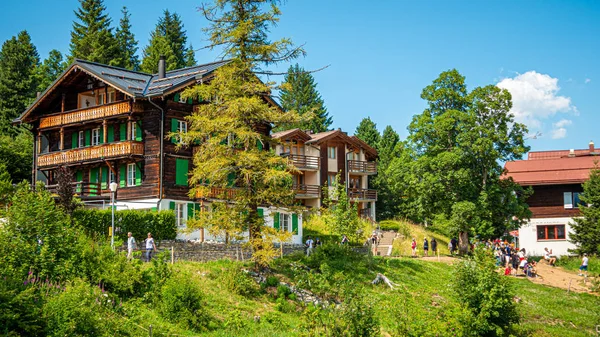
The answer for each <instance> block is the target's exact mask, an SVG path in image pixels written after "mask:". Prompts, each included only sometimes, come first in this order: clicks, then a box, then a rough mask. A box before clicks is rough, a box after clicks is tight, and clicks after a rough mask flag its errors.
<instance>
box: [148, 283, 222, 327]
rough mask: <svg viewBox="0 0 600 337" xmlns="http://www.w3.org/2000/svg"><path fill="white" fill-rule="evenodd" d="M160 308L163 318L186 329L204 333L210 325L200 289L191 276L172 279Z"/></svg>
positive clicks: (163, 294)
mask: <svg viewBox="0 0 600 337" xmlns="http://www.w3.org/2000/svg"><path fill="white" fill-rule="evenodd" d="M158 308H159V311H160V313H161V315H162V316H163V317H165V318H166V319H167V320H169V321H171V322H173V323H179V324H181V325H182V326H184V327H185V328H186V329H193V330H196V331H202V330H206V329H207V328H208V325H209V323H210V318H209V316H208V314H207V313H206V311H205V309H204V308H203V305H202V294H201V292H200V288H199V287H198V285H196V283H194V281H193V280H192V279H191V276H189V275H178V276H175V277H172V278H171V279H169V280H168V281H167V282H166V283H165V284H164V286H163V287H162V290H161V301H160V303H159V306H158Z"/></svg>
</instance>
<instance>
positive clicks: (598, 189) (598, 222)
mask: <svg viewBox="0 0 600 337" xmlns="http://www.w3.org/2000/svg"><path fill="white" fill-rule="evenodd" d="M581 201H583V203H582V204H581V205H577V206H578V207H579V211H580V212H581V215H582V216H581V217H576V218H574V222H572V223H571V229H572V230H573V233H571V234H570V235H569V239H570V241H571V242H573V243H574V244H576V245H577V249H575V252H576V253H578V254H583V253H588V254H599V253H600V169H598V167H595V168H594V169H592V170H591V172H590V178H589V179H588V180H587V181H586V182H585V183H584V184H583V195H582V196H581Z"/></svg>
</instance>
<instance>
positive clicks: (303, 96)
mask: <svg viewBox="0 0 600 337" xmlns="http://www.w3.org/2000/svg"><path fill="white" fill-rule="evenodd" d="M284 82H285V84H284V85H283V86H282V89H281V107H282V108H283V109H284V110H286V111H287V110H295V111H297V112H298V113H299V114H300V115H303V114H305V113H306V112H308V111H312V112H313V115H314V116H313V118H312V119H311V120H310V121H307V122H304V123H301V124H298V125H287V126H283V129H291V128H300V129H302V130H311V131H312V132H315V133H317V132H324V131H327V129H328V128H329V126H331V123H333V120H332V118H331V116H329V113H328V112H327V109H326V108H325V104H324V103H323V99H322V98H321V95H320V94H319V92H318V91H317V84H316V83H315V79H314V77H313V76H312V75H311V74H310V73H308V72H306V71H305V70H304V69H303V68H302V67H300V66H299V65H298V64H297V63H296V65H293V66H290V68H289V69H288V73H287V75H285V78H284Z"/></svg>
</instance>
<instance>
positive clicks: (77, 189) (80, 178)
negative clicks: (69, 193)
mask: <svg viewBox="0 0 600 337" xmlns="http://www.w3.org/2000/svg"><path fill="white" fill-rule="evenodd" d="M75 181H77V182H82V181H83V172H82V171H77V172H75ZM75 192H76V193H81V184H77V187H75Z"/></svg>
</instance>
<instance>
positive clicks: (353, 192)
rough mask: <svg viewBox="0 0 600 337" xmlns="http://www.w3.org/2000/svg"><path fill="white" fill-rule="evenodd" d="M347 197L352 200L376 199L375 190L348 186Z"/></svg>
mask: <svg viewBox="0 0 600 337" xmlns="http://www.w3.org/2000/svg"><path fill="white" fill-rule="evenodd" d="M348 197H349V198H350V199H354V200H377V190H367V189H363V188H349V189H348Z"/></svg>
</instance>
